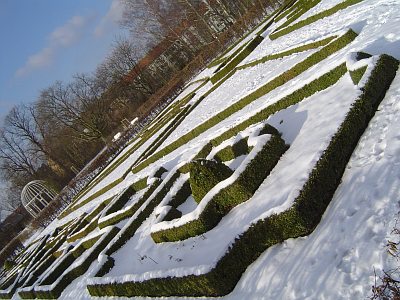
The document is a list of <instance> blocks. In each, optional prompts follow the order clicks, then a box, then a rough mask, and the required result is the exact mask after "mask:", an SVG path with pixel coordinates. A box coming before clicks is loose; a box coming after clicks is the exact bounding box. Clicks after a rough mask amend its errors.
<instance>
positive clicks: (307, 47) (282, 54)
mask: <svg viewBox="0 0 400 300" xmlns="http://www.w3.org/2000/svg"><path fill="white" fill-rule="evenodd" d="M335 38H337V36H336V35H334V36H330V37H327V38H325V39H322V40H319V41H315V42H312V43H308V44H304V45H301V46H298V47H295V48H292V49H289V50H286V51H283V52H280V53H275V54H271V55H267V56H264V57H262V58H260V59H257V60H254V61H252V62H249V63H247V64H243V65H241V66H239V67H237V68H236V69H237V70H243V69H246V68H249V67H253V66H256V65H258V64H262V63H265V62H267V61H270V60H274V59H278V58H283V57H285V56H289V55H292V54H295V53H300V52H304V51H307V50H311V49H316V48H318V47H322V46H325V45H327V44H329V43H330V42H331V41H332V40H334V39H335Z"/></svg>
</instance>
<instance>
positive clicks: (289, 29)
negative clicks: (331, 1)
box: [269, 0, 363, 40]
mask: <svg viewBox="0 0 400 300" xmlns="http://www.w3.org/2000/svg"><path fill="white" fill-rule="evenodd" d="M361 1H363V0H345V1H343V2H341V3H339V4H337V5H336V6H334V7H332V8H330V9H327V10H325V11H322V12H320V13H318V14H315V15H313V16H311V17H308V18H307V19H305V20H301V21H299V22H297V23H296V24H293V25H291V26H288V27H286V28H284V29H282V30H280V31H277V32H273V33H271V34H270V35H269V38H270V39H271V40H275V39H277V38H278V37H281V36H284V35H286V34H288V33H290V32H292V31H295V30H297V29H300V28H302V27H304V26H307V25H310V24H312V23H314V22H316V21H318V20H320V19H323V18H325V17H329V16H331V15H333V14H335V13H336V12H338V11H340V10H342V9H345V8H347V7H349V6H351V5H355V4H357V3H360V2H361Z"/></svg>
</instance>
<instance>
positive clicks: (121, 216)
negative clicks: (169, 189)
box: [98, 179, 161, 229]
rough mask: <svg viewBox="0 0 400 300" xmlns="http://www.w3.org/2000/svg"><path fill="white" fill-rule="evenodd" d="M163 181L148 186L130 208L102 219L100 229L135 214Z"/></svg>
mask: <svg viewBox="0 0 400 300" xmlns="http://www.w3.org/2000/svg"><path fill="white" fill-rule="evenodd" d="M160 183H161V181H160V180H158V179H157V180H156V181H154V183H153V184H152V185H151V186H150V187H149V188H148V190H147V191H146V192H145V193H144V195H143V196H142V197H141V198H140V199H139V200H138V201H137V202H136V203H135V204H133V205H132V206H130V207H129V208H128V209H124V210H121V211H119V212H117V213H115V214H114V215H113V216H112V218H107V219H106V220H100V222H99V224H98V226H99V228H100V229H102V228H105V227H107V226H110V225H114V224H117V223H119V222H121V221H122V220H125V219H127V218H129V217H131V216H133V215H134V213H135V212H136V211H137V210H138V209H139V208H140V207H141V206H142V205H143V203H144V202H146V200H147V199H148V198H149V197H150V196H151V194H153V192H154V191H155V190H156V188H157V187H158V186H159V185H160Z"/></svg>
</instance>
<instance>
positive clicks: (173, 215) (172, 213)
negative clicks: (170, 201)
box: [163, 206, 182, 221]
mask: <svg viewBox="0 0 400 300" xmlns="http://www.w3.org/2000/svg"><path fill="white" fill-rule="evenodd" d="M180 217H182V212H181V211H179V210H177V209H176V208H175V207H173V206H171V207H170V209H169V211H168V212H167V214H166V215H165V216H164V218H163V221H171V220H174V219H178V218H180Z"/></svg>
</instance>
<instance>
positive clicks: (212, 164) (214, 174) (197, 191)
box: [189, 159, 233, 203]
mask: <svg viewBox="0 0 400 300" xmlns="http://www.w3.org/2000/svg"><path fill="white" fill-rule="evenodd" d="M232 173H233V171H232V170H231V169H229V168H228V167H227V166H226V165H224V164H223V163H221V162H217V161H212V160H206V159H196V160H194V161H192V162H191V163H190V179H189V182H190V188H191V190H192V195H193V198H194V200H195V201H196V202H197V203H199V202H200V201H201V199H203V197H204V196H205V195H206V194H207V193H208V192H209V191H210V190H211V189H212V188H213V187H214V186H215V185H216V184H218V183H219V182H221V181H223V180H225V179H226V178H228V177H230V176H231V175H232Z"/></svg>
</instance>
